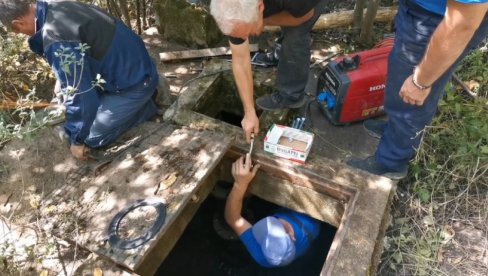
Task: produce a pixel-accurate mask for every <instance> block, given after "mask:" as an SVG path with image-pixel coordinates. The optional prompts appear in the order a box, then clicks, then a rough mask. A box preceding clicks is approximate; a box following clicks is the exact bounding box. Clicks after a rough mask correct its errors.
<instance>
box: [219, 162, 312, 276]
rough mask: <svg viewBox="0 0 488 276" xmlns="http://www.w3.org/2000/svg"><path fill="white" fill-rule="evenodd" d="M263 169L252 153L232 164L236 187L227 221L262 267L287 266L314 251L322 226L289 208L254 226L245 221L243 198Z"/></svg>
mask: <svg viewBox="0 0 488 276" xmlns="http://www.w3.org/2000/svg"><path fill="white" fill-rule="evenodd" d="M259 166H260V165H259V164H258V165H255V166H254V167H252V166H251V157H250V155H249V154H246V156H245V157H240V158H239V159H238V160H237V161H236V162H234V163H233V164H232V176H233V177H234V186H233V187H232V190H231V192H230V193H229V196H228V198H227V201H226V205H225V219H226V221H227V223H228V224H229V226H230V227H231V228H232V229H233V230H234V232H235V233H236V234H237V235H238V236H239V238H240V239H241V241H242V243H243V244H244V246H245V247H246V248H247V250H248V252H249V253H250V254H251V256H252V257H253V259H254V260H255V261H256V262H257V263H258V264H259V265H261V266H263V267H267V268H272V267H281V266H286V265H288V264H290V263H291V262H292V261H294V260H295V259H296V258H298V257H300V256H302V255H304V254H305V252H306V251H307V250H308V249H309V248H310V245H311V243H312V242H313V240H315V239H316V238H317V236H318V235H319V231H320V223H319V222H318V221H317V220H315V219H313V218H311V217H309V216H307V215H304V214H301V213H297V212H294V211H292V210H289V209H281V210H280V211H278V212H276V213H275V214H274V215H272V216H268V217H265V218H263V219H261V220H260V221H258V222H257V223H255V224H254V225H251V224H250V223H249V221H247V220H246V219H245V218H243V217H242V215H241V211H242V202H243V198H244V195H245V194H246V191H247V188H248V186H249V183H250V182H251V180H252V179H253V178H254V176H255V175H256V172H257V171H258V169H259Z"/></svg>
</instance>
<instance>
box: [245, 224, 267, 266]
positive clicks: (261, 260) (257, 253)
mask: <svg viewBox="0 0 488 276" xmlns="http://www.w3.org/2000/svg"><path fill="white" fill-rule="evenodd" d="M239 238H240V239H241V241H242V243H243V244H244V246H245V247H246V248H247V251H248V252H249V254H251V256H252V258H253V259H254V260H255V261H256V262H257V263H258V264H259V265H261V266H264V267H268V268H271V267H273V266H272V265H271V264H269V263H268V261H267V260H266V257H264V254H263V250H261V246H260V245H259V243H258V241H257V240H256V238H254V235H253V234H252V227H250V228H249V229H247V230H246V231H244V233H242V234H241V236H240V237H239Z"/></svg>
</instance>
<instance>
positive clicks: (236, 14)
mask: <svg viewBox="0 0 488 276" xmlns="http://www.w3.org/2000/svg"><path fill="white" fill-rule="evenodd" d="M324 6H325V0H303V1H298V0H212V2H211V4H210V12H211V14H212V16H213V17H214V18H215V21H216V22H217V24H218V26H219V28H220V29H221V31H222V32H223V33H224V34H226V35H228V36H229V44H230V48H231V50H232V70H233V73H234V78H235V81H236V85H237V88H238V90H239V95H240V97H241V100H242V104H243V106H244V118H243V120H242V122H241V124H242V128H243V130H244V133H245V135H246V139H247V141H248V142H250V137H251V133H255V134H257V133H258V132H259V119H258V117H257V115H256V110H255V108H254V98H253V94H254V93H253V79H252V72H251V57H250V54H249V41H248V37H249V36H253V35H259V34H261V32H262V31H263V28H264V26H265V25H270V26H281V31H282V42H281V43H282V44H281V49H280V52H279V56H280V59H279V62H278V78H277V91H276V92H274V93H272V94H270V95H265V96H262V97H259V98H258V99H256V105H257V106H258V107H259V108H261V109H263V110H277V109H284V108H299V107H301V106H302V105H303V104H304V102H305V93H304V90H305V85H306V84H307V80H308V73H309V64H310V44H311V37H310V30H311V29H312V27H313V25H314V24H315V22H316V21H317V19H318V17H319V16H320V14H321V13H322V11H323V9H324Z"/></svg>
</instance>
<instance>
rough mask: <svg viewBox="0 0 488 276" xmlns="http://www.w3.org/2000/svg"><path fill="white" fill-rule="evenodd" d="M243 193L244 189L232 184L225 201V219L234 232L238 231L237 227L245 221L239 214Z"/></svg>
mask: <svg viewBox="0 0 488 276" xmlns="http://www.w3.org/2000/svg"><path fill="white" fill-rule="evenodd" d="M245 193H246V191H245V190H243V189H239V188H236V187H235V186H234V187H233V188H232V190H231V192H230V193H229V196H228V197H227V201H226V203H225V220H226V221H227V223H228V224H229V226H230V227H231V228H232V229H234V231H236V232H238V229H240V226H242V224H244V222H247V221H245V219H244V218H243V217H242V215H241V212H242V202H243V199H244V194H245ZM238 234H240V233H238Z"/></svg>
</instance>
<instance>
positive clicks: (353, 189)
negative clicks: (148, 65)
mask: <svg viewBox="0 0 488 276" xmlns="http://www.w3.org/2000/svg"><path fill="white" fill-rule="evenodd" d="M255 74H256V75H255V81H256V82H257V83H256V86H255V88H256V87H260V85H262V84H263V82H262V80H264V79H266V81H267V83H270V81H269V74H268V75H266V77H262V75H263V74H261V73H260V72H257V73H256V72H255ZM313 76H314V75H312V76H311V77H312V79H311V82H309V87H313ZM222 81H226V78H224V77H222V76H219V75H215V76H212V77H211V78H206V79H205V81H202V82H201V83H199V84H198V85H195V87H198V88H191V87H190V88H189V89H188V90H187V91H186V92H185V95H184V96H183V98H182V99H181V101H180V102H179V104H178V105H177V106H176V105H173V106H172V107H171V108H170V109H169V111H168V112H167V113H166V114H165V119H168V120H171V121H173V122H174V123H176V124H181V125H186V126H189V127H190V128H195V129H202V130H212V131H214V132H217V133H222V134H223V135H225V136H226V137H229V138H231V143H232V147H231V149H230V151H229V152H228V153H227V154H226V156H227V157H228V158H230V160H234V159H235V158H237V157H238V156H240V155H242V154H244V153H245V152H246V151H247V149H248V145H247V144H246V143H245V142H244V139H243V134H242V129H240V128H239V127H237V126H234V125H230V124H227V123H224V122H222V121H220V120H218V119H215V118H212V117H210V116H207V115H204V114H201V113H199V112H198V110H204V109H205V108H204V107H202V106H201V105H199V102H198V99H204V98H205V93H207V92H206V89H209V90H212V89H219V87H221V86H222V84H219V83H220V82H222ZM224 86H226V85H224ZM268 89H270V90H272V88H268ZM307 89H310V88H307ZM313 90H314V89H313V88H311V91H312V92H313V93H315V91H313ZM260 91H262V90H260ZM211 93H214V94H212V99H214V100H218V99H219V96H218V94H215V91H212V92H211ZM222 93H228V91H225V92H222ZM309 93H310V94H311V92H310V91H309ZM256 94H258V93H256ZM311 95H314V94H311ZM196 106H198V108H195V107H196ZM213 106H215V105H213ZM297 112H300V111H290V110H284V111H280V112H263V113H262V114H261V116H260V122H261V127H262V128H261V133H260V134H259V135H258V137H257V139H256V141H255V151H254V153H253V160H254V161H256V162H258V163H260V164H261V174H264V176H262V177H259V176H258V177H257V179H256V181H255V182H257V183H254V185H253V188H252V192H253V193H254V194H256V195H258V196H260V197H262V198H264V199H267V200H269V201H272V202H274V203H277V204H279V205H282V206H285V207H288V208H291V209H294V210H297V211H302V212H306V213H309V214H310V215H312V216H313V217H315V218H318V219H321V220H323V221H326V222H328V223H330V224H332V225H337V222H339V224H338V231H337V233H336V236H335V238H334V242H333V244H332V247H331V249H330V251H329V255H328V257H327V260H326V262H325V264H324V267H323V270H322V273H321V274H323V275H370V274H371V273H373V272H374V270H375V269H376V264H377V262H378V260H379V259H378V258H379V254H380V252H381V248H382V247H381V244H382V238H383V236H384V231H385V228H386V225H387V223H386V222H387V218H388V209H389V206H390V202H391V197H392V195H393V191H394V189H395V183H393V182H392V181H391V180H389V179H387V178H383V177H378V176H375V175H371V174H368V173H365V172H362V171H359V170H355V169H353V168H350V167H349V166H347V165H345V164H343V163H341V161H344V160H345V159H348V158H350V157H351V156H355V157H366V156H369V155H371V154H372V153H373V152H374V150H375V147H376V143H377V140H375V139H374V138H371V137H369V136H368V135H367V134H366V132H365V131H364V130H363V128H362V125H361V124H354V125H350V126H341V127H337V126H333V125H332V124H330V123H329V122H328V121H327V119H326V118H325V116H323V115H322V114H321V113H320V110H318V108H316V107H315V106H314V105H313V104H312V105H311V107H310V112H311V114H312V122H313V124H314V127H313V129H314V130H316V131H317V132H316V133H317V136H318V137H317V138H316V140H315V142H314V147H313V148H312V152H311V153H310V155H309V158H308V160H307V162H306V163H305V164H304V165H298V164H296V163H293V162H291V161H287V160H284V159H280V158H275V157H273V156H270V155H269V154H266V153H265V152H264V150H263V148H264V147H263V142H262V140H263V137H264V134H265V131H266V129H267V127H268V126H269V125H270V124H271V123H282V124H287V123H288V122H289V121H291V120H290V117H293V116H295V114H297ZM302 112H303V110H302ZM298 114H299V113H298ZM224 161H225V160H224ZM228 162H230V161H228ZM276 179H281V182H280V181H278V182H277V181H276ZM276 183H278V184H276ZM255 186H263V187H265V188H263V187H260V188H254V187H255ZM317 193H318V194H319V197H320V195H321V196H323V197H325V198H327V199H326V200H319V201H313V200H312V199H314V198H316V197H317ZM293 194H296V195H298V194H300V195H301V196H296V197H293V196H292V195H293ZM307 199H309V200H307ZM304 201H307V203H308V204H303V202H304ZM317 210H318V211H317Z"/></svg>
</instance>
